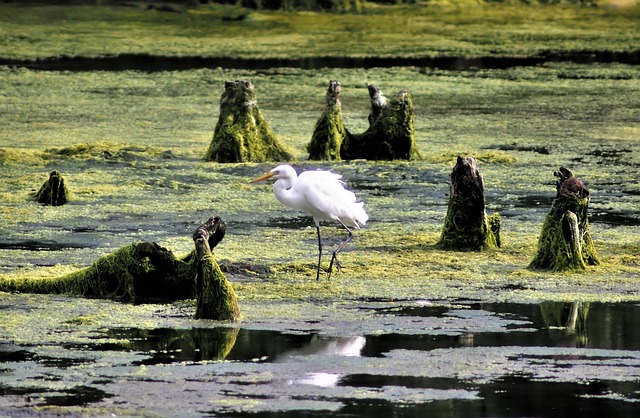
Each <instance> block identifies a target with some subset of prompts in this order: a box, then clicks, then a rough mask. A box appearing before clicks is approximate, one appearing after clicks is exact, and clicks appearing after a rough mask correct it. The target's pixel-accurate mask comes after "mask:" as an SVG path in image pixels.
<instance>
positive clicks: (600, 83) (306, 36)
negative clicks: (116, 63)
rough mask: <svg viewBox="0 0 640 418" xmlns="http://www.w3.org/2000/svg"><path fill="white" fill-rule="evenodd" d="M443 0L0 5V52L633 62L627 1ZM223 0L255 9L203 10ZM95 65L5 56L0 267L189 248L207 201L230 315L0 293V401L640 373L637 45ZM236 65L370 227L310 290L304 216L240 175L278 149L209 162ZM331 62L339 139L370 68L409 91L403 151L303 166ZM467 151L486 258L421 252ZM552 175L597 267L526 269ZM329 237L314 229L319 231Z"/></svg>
mask: <svg viewBox="0 0 640 418" xmlns="http://www.w3.org/2000/svg"><path fill="white" fill-rule="evenodd" d="M452 4H453V3H447V4H444V5H442V6H439V7H436V6H434V5H429V4H420V5H411V6H408V5H407V6H399V7H397V8H391V7H388V6H379V5H372V6H371V7H367V9H366V10H365V11H363V12H362V13H361V14H320V13H315V12H283V11H254V10H251V11H246V10H244V9H239V8H237V7H235V6H233V7H231V6H220V5H208V6H206V7H198V8H194V9H193V10H190V11H188V12H185V13H175V14H173V13H172V14H169V13H167V14H161V13H155V12H152V11H147V10H143V9H140V10H139V9H136V8H118V7H104V8H102V9H100V8H95V7H88V6H76V7H70V8H68V7H62V6H42V7H33V8H29V9H21V6H18V5H10V4H4V3H3V4H0V20H2V24H1V25H0V28H1V29H0V39H1V42H2V45H3V47H2V48H0V55H1V57H2V59H5V60H15V61H22V60H34V59H57V58H59V57H62V56H68V57H83V58H86V59H87V60H88V61H87V62H91V60H92V59H93V58H95V57H105V56H117V55H118V54H134V55H131V56H130V57H134V58H135V57H137V56H138V55H136V54H143V55H144V56H147V57H153V56H155V57H178V58H180V57H209V58H216V59H217V58H224V57H226V56H230V57H232V58H247V57H250V58H251V59H267V58H273V59H280V58H282V57H289V58H296V59H297V58H300V59H303V58H304V59H310V58H313V57H327V56H332V57H338V58H342V57H346V58H349V57H351V58H358V59H359V58H362V57H382V58H385V57H386V58H402V57H422V58H425V57H448V58H451V57H467V58H468V57H485V56H495V57H503V58H505V57H525V58H526V57H538V58H539V57H541V55H540V54H541V53H542V52H543V51H554V53H557V54H558V55H557V56H560V55H561V53H577V52H580V53H583V52H584V51H610V52H616V53H620V55H619V56H623V55H624V54H627V55H625V56H629V57H631V56H633V51H634V48H637V45H638V36H640V35H639V34H638V33H637V30H635V29H634V28H637V25H638V21H639V16H640V14H639V11H638V8H637V7H630V8H623V9H620V8H613V7H578V6H568V5H561V6H539V7H538V6H536V7H532V6H523V5H515V4H504V5H486V4H483V5H474V6H469V7H465V8H457V9H456V8H455V7H453V6H452ZM465 5H468V4H466V3H465ZM25 10H29V13H25ZM395 10H397V12H392V11H395ZM550 10H552V11H553V13H549V11H550ZM237 12H242V13H245V12H247V13H248V17H247V18H246V19H244V20H241V21H237V22H236V23H229V22H230V21H228V20H224V22H225V23H224V24H223V23H221V22H223V20H222V17H223V16H225V15H226V14H233V13H237ZM396 13H397V14H396ZM211 16H218V17H217V18H216V19H218V20H216V24H210V21H209V20H207V19H212V17H211ZM407 16H410V18H407ZM43 20H50V21H51V23H52V25H47V24H46V23H45V22H43ZM399 21H401V22H405V23H403V24H402V25H398V22H399ZM56 23H57V24H59V25H57V26H56V25H55V24H56ZM394 23H395V25H394ZM333 25H335V26H333ZM374 26H375V27H376V28H378V30H377V31H375V32H372V31H370V30H367V28H370V27H374ZM397 28H401V30H399V31H398V32H397V33H396V34H395V35H394V34H393V33H391V32H392V30H393V29H397ZM305 29H306V30H307V31H305ZM132 33H135V34H136V36H132ZM223 33H224V34H225V36H224V37H223V36H222V35H221V34H223ZM267 33H269V34H270V35H269V36H266V34H267ZM79 34H82V36H80V35H79ZM159 34H162V36H159ZM407 37H409V38H410V42H407V41H406V40H407ZM99 39H101V40H102V41H99ZM345 39H348V40H349V41H348V42H346V41H345ZM310 45H311V46H312V47H311V46H310ZM331 46H333V49H331ZM336 48H337V49H336ZM340 48H344V50H342V49H340ZM580 56H582V57H584V55H580ZM612 56H613V55H612ZM592 57H593V56H592ZM605 61H606V60H605ZM609 61H615V60H609ZM7 62H8V61H5V64H6V63H7ZM61 62H63V61H61ZM143 62H144V63H146V64H145V65H149V64H148V63H149V62H151V61H143ZM158 62H159V63H160V64H161V63H162V62H164V61H163V60H162V59H159V61H158ZM231 62H234V61H231ZM319 62H322V61H319ZM424 62H427V61H424ZM71 63H72V62H71ZM301 67H304V66H301ZM97 68H98V70H96V71H64V70H62V69H61V70H60V71H40V70H37V69H36V68H35V67H29V66H22V65H15V62H14V65H6V66H3V67H0V97H2V101H1V102H0V107H1V112H0V173H1V174H2V179H3V181H2V183H1V186H0V201H2V204H0V217H1V219H2V224H1V225H0V231H1V233H0V237H1V238H0V282H2V283H7V282H11V281H20V280H24V279H26V278H28V279H38V278H41V279H44V280H46V279H50V278H52V277H59V276H63V275H65V274H69V273H73V272H75V271H78V270H79V269H81V268H83V267H86V266H89V265H91V264H92V263H93V262H95V261H96V260H97V259H99V258H100V257H101V256H103V255H106V254H111V253H113V252H115V251H116V250H118V249H119V248H122V247H125V246H127V245H131V244H132V243H135V242H139V241H147V242H151V241H153V242H157V243H158V244H160V245H161V246H163V247H166V248H168V249H170V250H172V251H173V252H175V253H176V254H180V253H182V254H187V253H189V252H190V251H191V250H192V249H193V240H192V234H193V232H194V230H195V229H196V228H197V226H198V225H199V224H200V223H201V222H202V221H203V220H205V219H207V218H209V217H210V216H211V215H219V216H221V217H222V219H223V220H224V222H225V223H226V226H227V231H226V236H225V239H224V240H223V241H222V242H221V243H220V244H219V245H218V246H217V247H216V249H215V251H214V252H215V256H216V259H217V261H218V263H219V265H220V267H221V269H222V271H223V272H224V274H225V275H226V276H227V278H228V279H229V280H230V281H231V283H232V284H233V287H234V289H235V292H236V293H237V298H238V304H239V305H240V309H241V312H242V318H241V320H240V322H239V323H238V324H234V325H230V324H225V323H220V322H212V321H198V320H195V319H193V311H194V309H195V307H196V302H195V300H187V301H180V302H174V303H155V304H148V303H147V304H123V303H118V302H114V301H107V300H94V299H82V298H77V297H73V296H66V295H55V296H54V295H35V294H18V293H6V292H5V293H0V315H1V316H2V321H1V322H0V375H2V377H3V382H2V383H0V414H5V413H6V414H9V413H20V414H22V415H27V416H28V415H37V414H57V415H62V416H78V415H85V416H86V415H92V416H104V415H107V414H122V415H145V414H147V415H152V414H157V415H162V416H170V415H175V414H178V413H179V414H181V415H183V416H189V415H192V416H198V415H207V414H208V415H217V414H223V415H233V414H239V415H240V414H249V413H253V414H255V415H256V416H261V414H262V416H266V415H268V414H272V415H271V416H276V415H278V416H292V415H293V414H295V413H300V411H305V413H307V414H308V415H309V416H321V415H323V414H325V415H326V413H327V412H328V411H330V412H332V413H333V414H336V415H339V414H344V415H347V414H354V413H355V414H356V415H358V414H360V415H370V414H373V413H382V414H390V413H396V414H398V415H399V416H402V415H403V414H404V415H406V416H408V415H410V414H411V413H422V414H425V413H441V414H444V413H445V412H447V411H448V412H447V413H448V414H449V416H471V415H482V414H487V415H493V416H507V415H529V414H531V415H536V416H554V415H556V416H557V414H558V410H557V409H555V410H554V408H569V407H571V408H572V411H576V410H579V411H581V412H582V414H583V415H585V416H590V415H588V414H589V413H592V414H594V415H591V416H604V415H606V414H613V415H618V416H625V415H627V416H630V415H629V414H630V413H631V412H630V411H632V410H633V407H634V405H635V402H637V398H638V391H639V390H640V388H639V387H638V383H637V382H638V379H640V367H639V366H638V364H639V363H638V358H639V357H640V354H639V352H640V351H639V350H640V336H638V335H637V333H636V332H635V330H636V329H638V327H637V324H638V321H639V320H640V318H639V316H638V313H639V312H638V311H639V309H638V302H639V301H640V282H639V281H638V277H639V276H640V240H639V238H638V237H639V236H640V235H639V232H640V209H639V208H640V186H638V184H640V181H639V180H640V178H639V177H640V176H639V170H638V165H639V164H640V147H639V146H638V140H639V138H640V132H639V127H640V123H639V121H640V106H639V104H638V103H639V102H638V97H640V69H639V68H638V65H637V62H636V63H635V64H634V63H633V62H631V63H629V62H589V63H585V62H575V61H574V62H570V61H561V62H560V61H555V60H549V61H544V62H538V63H537V64H536V65H531V66H510V67H506V68H478V67H476V68H463V69H451V68H437V67H433V66H427V65H406V66H391V65H389V66H384V67H364V68H340V67H328V66H323V65H319V66H318V68H307V69H305V68H291V67H282V66H278V67H275V68H258V69H251V68H233V67H224V66H220V67H206V66H205V67H200V68H185V69H182V70H180V71H175V70H174V71H169V70H166V67H163V66H162V65H159V66H158V67H149V68H146V70H147V71H139V70H136V69H135V68H138V67H135V68H129V67H128V66H123V67H122V68H118V71H108V70H107V69H106V68H100V67H99V66H98V67H97ZM73 69H76V70H77V68H73ZM233 80H249V81H250V82H251V83H253V85H254V86H255V92H256V97H257V101H258V103H259V106H260V110H261V112H262V115H263V116H264V119H265V120H266V122H267V123H268V124H269V125H270V127H271V130H272V131H273V133H274V134H275V135H276V137H277V138H278V139H279V141H281V142H282V144H284V146H286V147H287V149H289V150H291V153H292V154H293V161H292V164H293V165H294V166H295V167H296V168H297V169H298V170H302V169H312V168H326V169H329V168H330V169H334V170H335V171H338V172H340V173H341V174H342V175H343V176H344V179H345V181H346V182H347V184H348V186H349V187H350V188H352V189H353V190H355V191H357V194H358V196H359V197H360V198H362V199H363V200H364V201H365V208H366V209H367V211H368V213H369V216H370V222H368V223H367V225H366V226H365V227H364V228H363V229H361V230H360V231H358V234H357V236H356V239H355V240H354V241H353V245H351V246H350V247H349V249H348V250H345V252H344V253H343V255H342V258H341V262H342V265H343V270H342V272H341V273H339V274H335V275H333V276H332V279H331V281H330V282H329V281H322V280H321V281H319V282H316V281H315V262H316V250H317V247H316V244H315V243H316V236H315V230H314V228H313V227H312V222H311V220H310V219H307V217H306V216H305V215H304V214H300V213H296V212H292V211H289V210H286V209H283V208H282V207H281V206H280V204H279V203H278V202H277V201H276V200H275V198H274V197H273V195H272V192H271V190H270V186H269V185H251V184H249V181H250V180H251V179H253V178H255V177H257V176H258V175H259V174H262V173H263V172H265V171H266V170H268V169H270V168H272V165H273V164H271V163H231V164H222V163H216V162H207V161H205V160H204V159H203V156H204V155H205V152H206V150H207V147H208V146H209V144H210V142H211V139H212V135H213V132H214V129H215V125H216V121H217V118H218V115H219V111H220V103H219V101H220V100H219V99H220V95H221V94H222V92H223V90H224V83H225V82H227V81H233ZM330 80H338V81H339V82H340V83H341V88H342V90H341V110H342V118H343V123H344V125H345V127H346V128H347V129H349V130H350V131H352V132H363V131H365V130H366V129H367V127H368V126H369V122H368V121H367V116H368V114H369V110H370V102H369V97H368V94H367V86H366V83H372V84H375V85H376V86H378V87H380V88H381V89H382V90H383V91H384V92H385V93H387V94H392V93H393V92H397V91H400V90H402V89H406V90H407V91H408V92H409V93H410V94H411V98H412V103H413V112H414V129H415V142H416V147H417V150H418V152H419V154H420V158H419V159H416V160H412V161H384V162H372V161H365V160H352V161H340V162H337V161H332V162H317V161H309V160H307V156H308V152H307V150H306V146H307V144H308V143H309V141H310V139H311V136H312V133H313V131H314V127H315V124H316V122H317V120H318V117H319V116H320V115H321V114H322V112H323V111H324V110H325V108H326V104H325V94H326V89H327V83H328V82H329V81H330ZM459 155H461V156H471V157H474V158H476V159H477V162H478V166H479V170H480V171H481V172H482V175H483V176H484V187H485V191H486V205H487V211H488V212H489V213H493V212H498V213H500V216H501V221H502V225H501V231H500V234H501V247H500V248H497V249H488V250H485V251H481V252H458V251H445V250H442V249H440V248H438V246H437V245H436V244H437V242H438V239H439V237H440V235H441V232H442V227H443V223H444V220H445V216H446V213H447V203H448V198H449V197H448V195H447V193H448V191H449V177H450V173H451V170H452V168H453V166H454V164H455V162H456V159H457V157H458V156H459ZM561 166H564V167H567V168H569V169H570V170H571V171H572V172H573V173H574V174H575V175H576V176H578V177H580V178H581V179H582V180H583V181H584V182H585V184H586V186H587V188H588V190H589V193H590V194H589V196H590V203H589V214H588V215H589V221H590V228H591V229H590V233H591V237H592V239H593V244H594V246H595V248H596V250H597V253H598V256H599V259H600V262H601V263H600V264H599V265H597V266H588V267H587V268H586V269H585V270H584V271H583V272H579V273H576V272H570V273H554V272H543V271H534V270H530V269H528V268H527V266H528V265H529V263H530V262H531V261H532V260H533V258H534V256H535V254H536V248H537V239H538V235H539V234H540V231H541V227H542V224H543V222H544V219H545V217H546V215H547V214H548V212H549V210H550V209H551V205H552V202H553V199H554V197H555V195H556V190H555V179H554V176H553V173H554V171H556V170H558V168H559V167H561ZM54 170H59V171H60V172H61V173H63V174H64V179H65V185H66V187H67V188H68V190H69V193H70V198H69V201H68V202H67V203H66V204H65V205H64V206H58V207H54V206H44V205H41V204H39V203H37V202H36V201H35V200H34V195H35V193H36V192H37V190H38V188H39V187H40V186H41V185H42V183H43V182H44V181H46V180H47V178H48V176H49V173H50V172H52V171H54ZM340 238H341V235H340V234H339V233H338V232H337V230H333V229H332V228H324V229H323V240H324V241H325V242H326V243H327V246H329V245H335V244H337V243H338V242H339V240H340ZM324 263H325V267H326V265H328V259H327V260H324ZM543 302H544V303H543ZM568 318H569V319H571V320H569V319H568ZM168 388H170V391H171V393H172V394H175V396H173V397H172V399H171V400H168V399H167V396H166V393H167V390H168ZM514 388H518V389H514ZM551 389H553V392H554V393H562V394H563V396H555V395H554V396H551V395H552V394H551V393H550V390H551ZM542 396H544V397H545V399H549V402H548V405H546V406H544V405H539V403H537V402H536V397H538V399H539V397H542ZM523 398H524V399H526V404H523V403H521V402H516V400H515V399H523ZM547 406H548V408H546V407H547ZM452 411H453V412H452ZM589 411H591V412H589ZM597 414H600V415H597Z"/></svg>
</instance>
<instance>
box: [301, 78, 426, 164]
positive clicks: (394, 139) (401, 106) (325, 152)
mask: <svg viewBox="0 0 640 418" xmlns="http://www.w3.org/2000/svg"><path fill="white" fill-rule="evenodd" d="M367 88H368V90H369V98H370V100H371V112H370V114H369V117H368V120H369V128H368V129H367V130H366V131H365V132H363V133H361V134H352V133H351V132H349V130H347V129H346V128H345V126H344V121H343V118H342V106H341V104H340V91H341V85H340V82H338V81H336V80H332V81H330V82H329V87H328V89H327V96H326V109H325V111H324V112H323V113H322V115H321V116H320V118H319V119H318V122H317V123H316V127H315V129H314V132H313V135H312V137H311V142H310V143H309V144H308V145H307V151H308V152H309V159H311V160H330V161H339V160H353V159H367V160H396V159H403V160H410V159H412V158H414V157H419V153H418V150H417V148H416V144H415V133H414V128H413V103H412V101H411V95H410V94H409V93H407V92H406V91H405V90H401V91H400V92H398V93H397V94H396V95H395V96H394V97H393V98H392V99H391V100H388V99H387V98H386V97H385V96H384V94H383V93H382V90H380V89H379V88H378V87H376V86H374V85H372V84H368V85H367Z"/></svg>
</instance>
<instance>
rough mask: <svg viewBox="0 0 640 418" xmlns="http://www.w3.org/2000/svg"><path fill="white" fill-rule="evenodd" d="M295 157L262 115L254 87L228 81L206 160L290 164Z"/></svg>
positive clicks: (242, 82)
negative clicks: (288, 162)
mask: <svg viewBox="0 0 640 418" xmlns="http://www.w3.org/2000/svg"><path fill="white" fill-rule="evenodd" d="M292 158H293V157H292V155H291V154H290V153H289V152H288V151H287V150H286V149H285V148H284V147H283V146H282V145H281V144H280V143H279V142H278V140H277V138H276V136H275V134H274V133H273V131H271V128H270V127H269V125H268V124H267V121H266V120H265V119H264V117H263V116H262V112H260V109H259V108H258V101H257V99H256V94H255V91H254V88H253V84H252V83H251V82H249V81H246V80H236V81H227V82H226V83H225V85H224V92H223V93H222V97H221V98H220V116H219V118H218V123H217V124H216V127H215V130H214V132H213V139H212V140H211V144H210V145H209V149H208V150H207V153H206V155H205V160H206V161H216V162H219V163H239V162H264V161H288V160H291V159H292Z"/></svg>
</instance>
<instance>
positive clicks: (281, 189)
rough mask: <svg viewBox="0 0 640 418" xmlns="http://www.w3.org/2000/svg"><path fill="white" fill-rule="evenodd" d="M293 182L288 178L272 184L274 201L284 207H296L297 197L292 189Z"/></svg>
mask: <svg viewBox="0 0 640 418" xmlns="http://www.w3.org/2000/svg"><path fill="white" fill-rule="evenodd" d="M292 185H293V180H292V179H290V178H282V179H279V180H278V181H276V182H275V183H273V194H274V195H275V196H276V199H278V201H280V203H282V204H283V205H285V206H288V207H293V208H295V207H297V200H298V199H297V198H298V195H297V193H295V192H294V191H293V189H292V187H291V186H292Z"/></svg>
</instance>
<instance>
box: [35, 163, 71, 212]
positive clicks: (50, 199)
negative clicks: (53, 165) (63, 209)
mask: <svg viewBox="0 0 640 418" xmlns="http://www.w3.org/2000/svg"><path fill="white" fill-rule="evenodd" d="M35 198H36V200H37V201H38V202H39V203H43V204H45V205H51V206H62V205H64V204H65V203H67V202H68V201H69V190H68V189H67V186H66V184H65V182H64V177H62V174H61V173H60V172H59V171H58V170H54V171H52V172H51V173H49V180H47V181H45V182H44V183H43V184H42V186H41V187H40V189H38V191H37V192H36V195H35Z"/></svg>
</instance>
